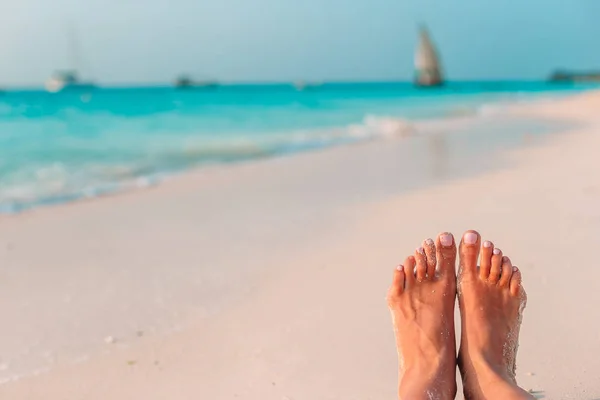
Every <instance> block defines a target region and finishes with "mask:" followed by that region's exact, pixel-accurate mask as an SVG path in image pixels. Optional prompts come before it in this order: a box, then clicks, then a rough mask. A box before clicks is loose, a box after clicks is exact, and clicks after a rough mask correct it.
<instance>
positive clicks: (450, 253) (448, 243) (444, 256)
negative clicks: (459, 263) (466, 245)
mask: <svg viewBox="0 0 600 400" xmlns="http://www.w3.org/2000/svg"><path fill="white" fill-rule="evenodd" d="M435 248H436V258H437V273H438V274H440V276H446V277H450V276H455V271H454V270H455V267H456V243H455V242H454V236H452V234H451V233H448V232H444V233H440V234H439V235H438V237H437V239H436V246H435Z"/></svg>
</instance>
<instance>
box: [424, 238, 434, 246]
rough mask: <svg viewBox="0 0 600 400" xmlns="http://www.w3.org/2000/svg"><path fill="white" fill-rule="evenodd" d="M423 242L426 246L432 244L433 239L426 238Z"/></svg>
mask: <svg viewBox="0 0 600 400" xmlns="http://www.w3.org/2000/svg"><path fill="white" fill-rule="evenodd" d="M425 243H426V244H427V245H428V246H433V239H427V240H426V241H425Z"/></svg>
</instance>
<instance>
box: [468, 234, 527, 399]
mask: <svg viewBox="0 0 600 400" xmlns="http://www.w3.org/2000/svg"><path fill="white" fill-rule="evenodd" d="M480 246H481V237H480V235H479V233H477V232H475V231H467V232H466V233H465V234H464V236H463V240H462V242H461V245H460V267H459V271H458V304H459V306H460V313H461V320H462V335H461V343H460V350H459V353H458V367H459V369H460V372H461V374H462V379H463V386H464V390H465V398H466V399H531V398H533V397H532V396H531V395H530V394H529V393H527V392H525V391H524V390H523V389H520V388H519V387H518V386H517V382H516V380H515V369H516V357H517V347H518V344H519V328H520V326H521V318H522V313H523V309H524V308H525V303H526V299H527V297H526V295H525V290H524V289H523V287H522V286H521V272H520V271H519V269H518V268H517V267H514V266H513V265H512V264H511V261H510V259H509V258H508V257H505V256H503V255H502V251H501V250H500V249H498V248H495V247H494V245H493V243H491V242H488V241H486V242H484V243H483V246H482V247H481V266H480V267H479V268H478V267H477V258H478V256H479V249H480Z"/></svg>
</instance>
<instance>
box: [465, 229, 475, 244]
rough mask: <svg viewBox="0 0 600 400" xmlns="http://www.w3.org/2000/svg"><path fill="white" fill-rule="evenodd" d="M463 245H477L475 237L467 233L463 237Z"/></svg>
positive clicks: (473, 234)
mask: <svg viewBox="0 0 600 400" xmlns="http://www.w3.org/2000/svg"><path fill="white" fill-rule="evenodd" d="M464 241H465V244H475V243H477V235H476V234H475V233H473V232H467V233H465V236H464Z"/></svg>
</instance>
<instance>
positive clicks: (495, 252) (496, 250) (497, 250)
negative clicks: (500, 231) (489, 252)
mask: <svg viewBox="0 0 600 400" xmlns="http://www.w3.org/2000/svg"><path fill="white" fill-rule="evenodd" d="M493 253H494V254H495V255H498V254H500V249H499V248H497V247H496V248H495V249H494V251H493Z"/></svg>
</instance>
